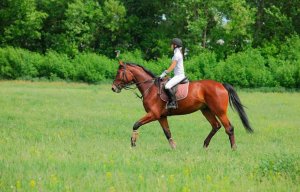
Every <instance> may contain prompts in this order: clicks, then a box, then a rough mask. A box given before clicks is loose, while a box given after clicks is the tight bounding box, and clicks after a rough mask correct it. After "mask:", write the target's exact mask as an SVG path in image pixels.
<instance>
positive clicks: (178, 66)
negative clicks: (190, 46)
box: [172, 48, 184, 76]
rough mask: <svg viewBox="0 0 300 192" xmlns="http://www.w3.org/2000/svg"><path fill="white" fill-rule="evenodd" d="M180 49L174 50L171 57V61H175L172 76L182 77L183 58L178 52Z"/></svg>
mask: <svg viewBox="0 0 300 192" xmlns="http://www.w3.org/2000/svg"><path fill="white" fill-rule="evenodd" d="M180 49H181V48H176V49H174V56H173V57H172V61H177V64H176V66H175V68H174V75H175V76H177V75H184V66H183V56H182V53H181V51H180Z"/></svg>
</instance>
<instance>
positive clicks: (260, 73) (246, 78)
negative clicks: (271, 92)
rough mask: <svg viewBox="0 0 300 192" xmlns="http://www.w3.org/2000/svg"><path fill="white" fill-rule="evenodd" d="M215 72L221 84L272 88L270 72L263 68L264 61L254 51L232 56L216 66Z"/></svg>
mask: <svg viewBox="0 0 300 192" xmlns="http://www.w3.org/2000/svg"><path fill="white" fill-rule="evenodd" d="M216 71H217V72H218V75H220V77H218V78H220V79H221V80H222V81H223V82H227V83H230V84H232V85H234V86H239V87H250V88H253V87H266V86H274V80H273V77H272V75H271V73H270V71H269V70H268V69H267V68H266V66H265V59H264V58H263V57H262V56H261V54H260V52H259V51H258V50H255V49H248V50H246V51H245V52H240V53H237V54H233V55H231V56H229V57H228V59H227V60H226V61H222V62H220V63H219V64H218V66H217V69H216Z"/></svg>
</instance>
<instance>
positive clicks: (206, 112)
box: [201, 108, 221, 148]
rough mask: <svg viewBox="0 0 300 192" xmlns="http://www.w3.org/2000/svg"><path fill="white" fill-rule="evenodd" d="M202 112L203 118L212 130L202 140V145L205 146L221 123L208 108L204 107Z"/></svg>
mask: <svg viewBox="0 0 300 192" xmlns="http://www.w3.org/2000/svg"><path fill="white" fill-rule="evenodd" d="M201 112H202V114H203V115H204V116H205V118H206V119H207V120H208V121H209V123H210V124H211V126H212V130H211V131H210V133H209V134H208V136H207V137H206V139H205V140H204V144H203V147H204V148H207V147H208V145H209V143H210V140H211V138H212V137H213V136H214V135H215V134H216V133H217V131H218V130H219V129H220V128H221V124H220V123H219V121H218V120H217V118H216V116H215V115H214V114H212V112H211V111H210V109H209V108H205V109H202V110H201Z"/></svg>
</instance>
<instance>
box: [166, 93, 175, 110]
mask: <svg viewBox="0 0 300 192" xmlns="http://www.w3.org/2000/svg"><path fill="white" fill-rule="evenodd" d="M165 91H166V93H167V95H168V97H169V102H168V104H167V109H177V103H176V96H175V94H174V93H173V91H172V89H165Z"/></svg>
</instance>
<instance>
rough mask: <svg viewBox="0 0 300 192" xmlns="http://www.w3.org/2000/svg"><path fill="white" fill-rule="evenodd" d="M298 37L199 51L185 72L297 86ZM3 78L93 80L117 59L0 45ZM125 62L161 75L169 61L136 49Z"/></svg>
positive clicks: (252, 84)
mask: <svg viewBox="0 0 300 192" xmlns="http://www.w3.org/2000/svg"><path fill="white" fill-rule="evenodd" d="M299 44H300V39H299V37H297V36H294V37H292V38H290V39H288V40H287V42H286V43H285V44H282V45H281V46H280V47H274V46H272V44H266V45H265V46H264V47H262V48H259V49H252V48H249V49H247V50H246V51H244V52H239V53H236V54H232V55H230V56H229V57H228V58H227V59H226V60H221V61H218V60H217V57H218V56H217V54H215V53H214V52H212V51H203V52H202V53H201V54H199V55H198V56H194V57H187V58H186V59H185V70H186V75H187V76H188V77H189V78H190V79H191V80H198V79H214V80H217V81H220V82H227V83H230V84H232V85H234V86H238V87H243V88H259V87H286V88H299V87H300V49H299ZM0 53H1V54H0V69H1V71H0V78H1V79H34V78H47V79H63V80H67V81H80V82H88V83H97V82H101V81H106V80H111V79H113V78H114V77H115V72H116V70H117V66H118V61H117V60H112V59H110V58H108V57H106V56H103V55H98V54H95V53H79V54H76V56H75V57H74V58H70V57H68V56H67V55H66V54H59V53H57V52H55V51H48V52H47V53H46V54H45V55H42V54H38V53H34V52H29V51H27V50H24V49H19V48H12V47H7V48H0ZM119 59H120V60H122V61H124V62H130V63H136V64H140V65H143V66H144V67H146V68H147V69H150V70H151V71H153V72H154V73H155V74H156V75H159V74H160V73H161V72H162V71H163V70H165V69H166V68H168V66H169V65H170V58H168V57H166V56H164V57H162V58H159V59H157V60H149V61H146V60H144V59H143V54H142V52H141V51H140V50H135V51H133V52H126V53H124V54H121V57H120V58H119Z"/></svg>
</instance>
